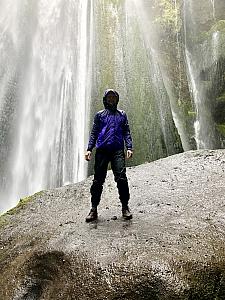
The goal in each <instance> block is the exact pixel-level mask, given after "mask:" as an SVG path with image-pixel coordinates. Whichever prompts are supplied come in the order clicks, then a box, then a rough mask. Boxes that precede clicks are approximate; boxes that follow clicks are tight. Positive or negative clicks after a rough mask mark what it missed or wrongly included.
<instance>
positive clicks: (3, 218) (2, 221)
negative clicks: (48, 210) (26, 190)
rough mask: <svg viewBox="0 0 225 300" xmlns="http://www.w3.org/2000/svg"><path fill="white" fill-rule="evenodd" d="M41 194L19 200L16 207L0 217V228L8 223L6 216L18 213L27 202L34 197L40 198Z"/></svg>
mask: <svg viewBox="0 0 225 300" xmlns="http://www.w3.org/2000/svg"><path fill="white" fill-rule="evenodd" d="M42 193H43V191H41V192H38V193H35V194H34V195H32V196H28V197H25V198H22V199H20V201H19V203H18V204H17V206H15V207H13V208H12V209H10V210H8V211H7V212H5V213H3V214H1V215H0V227H1V226H4V225H6V224H7V223H8V220H7V216H9V215H14V214H16V213H17V212H18V211H20V210H21V209H23V208H24V206H25V205H26V204H27V203H28V202H30V201H31V200H32V199H33V198H34V197H36V196H40V195H41V194H42Z"/></svg>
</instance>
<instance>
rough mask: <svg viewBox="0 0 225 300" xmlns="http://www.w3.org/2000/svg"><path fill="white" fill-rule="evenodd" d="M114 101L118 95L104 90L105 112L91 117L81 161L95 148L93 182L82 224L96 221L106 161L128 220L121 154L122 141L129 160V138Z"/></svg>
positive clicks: (130, 141) (123, 161) (123, 158)
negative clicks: (88, 211) (91, 124)
mask: <svg viewBox="0 0 225 300" xmlns="http://www.w3.org/2000/svg"><path fill="white" fill-rule="evenodd" d="M118 102H119V94H118V93H117V92H116V91H114V90H112V89H108V90H106V91H105V93H104V96H103V104H104V107H105V109H104V110H100V111H99V112H97V114H96V115H95V117H94V123H93V128H92V131H91V135H90V138H89V143H88V147H87V152H86V154H85V159H86V160H87V161H90V159H91V154H92V150H93V148H94V147H95V146H96V154H95V166H94V179H93V183H92V186H91V189H90V192H91V204H92V207H91V210H90V213H89V215H88V216H87V217H86V222H91V221H94V220H96V219H97V218H98V212H97V206H98V204H99V202H100V198H101V194H102V190H103V184H104V182H105V178H106V175H107V168H108V164H109V162H111V168H112V171H113V174H114V179H115V181H116V183H117V188H118V193H119V198H120V201H121V203H122V215H123V217H124V219H126V220H129V219H131V218H132V214H131V212H130V209H129V207H128V201H129V199H130V194H129V187H128V181H127V176H126V167H125V152H124V142H125V146H126V149H127V151H126V157H127V158H131V157H132V154H133V150H132V138H131V134H130V128H129V124H128V119H127V115H126V113H125V112H124V111H123V110H119V109H117V104H118Z"/></svg>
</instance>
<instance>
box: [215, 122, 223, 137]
mask: <svg viewBox="0 0 225 300" xmlns="http://www.w3.org/2000/svg"><path fill="white" fill-rule="evenodd" d="M216 129H217V130H218V131H219V133H220V134H222V135H223V136H225V124H219V125H216Z"/></svg>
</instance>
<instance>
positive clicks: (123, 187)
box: [90, 149, 130, 207]
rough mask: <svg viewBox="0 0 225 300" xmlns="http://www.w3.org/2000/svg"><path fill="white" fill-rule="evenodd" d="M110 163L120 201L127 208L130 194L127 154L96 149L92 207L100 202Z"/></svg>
mask: <svg viewBox="0 0 225 300" xmlns="http://www.w3.org/2000/svg"><path fill="white" fill-rule="evenodd" d="M109 162H111V168H112V171H113V174H114V180H115V182H116V183H117V188H118V192H119V198H120V201H121V203H122V206H123V207H126V206H127V205H128V201H129V199H130V194H129V187H128V181H127V176H126V167H125V152H124V150H118V151H114V152H111V151H107V150H103V149H96V153H95V165H94V172H95V174H94V179H93V183H92V186H91V189H90V192H91V203H92V207H97V206H98V204H99V202H100V199H101V194H102V190H103V184H104V182H105V178H106V175H107V168H108V164H109Z"/></svg>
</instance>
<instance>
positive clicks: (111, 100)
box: [106, 93, 117, 105]
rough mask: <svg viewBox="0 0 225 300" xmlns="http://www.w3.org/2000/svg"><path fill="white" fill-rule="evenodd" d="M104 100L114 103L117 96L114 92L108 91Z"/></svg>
mask: <svg viewBox="0 0 225 300" xmlns="http://www.w3.org/2000/svg"><path fill="white" fill-rule="evenodd" d="M106 101H107V103H108V104H110V105H116V103H117V97H116V95H115V94H113V93H109V94H108V95H107V96H106Z"/></svg>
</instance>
